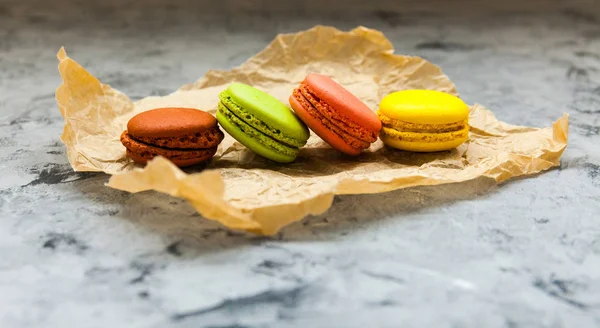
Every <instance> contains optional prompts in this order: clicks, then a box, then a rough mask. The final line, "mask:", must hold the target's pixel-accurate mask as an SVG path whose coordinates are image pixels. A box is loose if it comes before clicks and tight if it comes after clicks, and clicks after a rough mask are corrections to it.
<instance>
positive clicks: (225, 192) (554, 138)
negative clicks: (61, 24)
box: [56, 26, 568, 234]
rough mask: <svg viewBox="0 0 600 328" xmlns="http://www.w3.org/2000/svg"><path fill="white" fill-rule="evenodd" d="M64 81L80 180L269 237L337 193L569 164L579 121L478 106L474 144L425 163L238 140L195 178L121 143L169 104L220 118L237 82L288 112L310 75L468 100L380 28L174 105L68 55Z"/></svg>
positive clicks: (261, 65) (395, 154)
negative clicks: (572, 126)
mask: <svg viewBox="0 0 600 328" xmlns="http://www.w3.org/2000/svg"><path fill="white" fill-rule="evenodd" d="M58 59H59V61H60V64H59V71H60V74H61V76H62V79H63V84H62V85H61V86H60V87H59V88H58V89H57V91H56V100H57V102H58V106H59V108H60V111H61V113H62V115H63V117H64V118H65V127H64V132H63V134H62V136H61V139H62V140H63V142H64V143H65V145H66V146H67V151H68V157H69V162H70V163H71V165H72V167H73V169H75V170H76V171H102V172H105V173H108V174H112V175H113V176H112V177H111V178H110V181H109V183H108V186H109V187H112V188H116V189H121V190H125V191H129V192H132V193H134V192H140V191H145V190H156V191H159V192H163V193H167V194H169V195H172V196H175V197H182V198H185V199H187V200H188V201H189V202H190V203H191V204H192V205H193V206H194V207H195V208H196V209H197V210H198V212H200V213H201V214H202V215H203V216H204V217H206V218H209V219H213V220H217V221H219V222H221V223H222V224H224V225H226V226H228V227H230V228H234V229H243V230H247V231H252V232H256V233H262V234H274V233H276V232H277V231H278V230H279V229H281V228H282V227H283V226H285V225H287V224H289V223H291V222H294V221H297V220H300V219H302V218H303V217H305V216H306V215H309V214H320V213H323V212H325V211H326V210H327V209H328V208H329V207H330V206H331V203H332V200H333V197H334V195H340V194H359V193H381V192H386V191H390V190H394V189H399V188H406V187H411V186H419V185H437V184H444V183H455V182H463V181H468V180H472V179H476V178H478V177H482V176H483V177H489V178H492V179H495V180H496V181H497V182H502V181H504V180H506V179H509V178H512V177H517V176H522V175H529V174H535V173H538V172H540V171H543V170H547V169H549V168H551V167H553V166H557V165H559V160H560V156H561V154H562V152H563V151H564V149H565V147H566V146H567V134H568V117H567V116H566V115H565V116H563V117H562V118H560V119H558V120H557V121H556V122H554V124H553V126H552V127H548V128H543V129H536V128H530V127H521V126H514V125H509V124H506V123H503V122H500V121H498V120H497V119H496V118H495V117H494V115H493V114H492V112H491V111H489V110H487V109H485V108H484V107H482V106H480V105H474V106H472V107H471V111H470V118H469V119H470V124H471V126H472V129H471V132H470V139H469V141H468V142H467V143H465V144H463V145H462V146H460V147H459V148H457V149H455V150H453V151H449V152H442V153H430V154H416V153H410V152H403V151H397V150H392V149H387V148H386V147H383V145H382V143H381V141H377V142H376V143H374V144H373V145H372V146H371V148H370V149H369V150H367V151H365V152H364V153H363V154H362V155H361V156H359V157H357V158H349V157H346V156H344V155H341V154H340V153H338V152H336V151H334V150H332V149H331V148H329V147H328V146H327V145H326V144H325V143H324V142H322V141H321V140H320V139H319V138H318V137H316V136H314V135H312V136H311V138H310V140H309V142H308V144H307V145H306V147H305V148H303V149H302V151H301V152H300V155H299V157H298V159H297V160H296V161H295V162H294V163H291V164H287V165H282V164H276V163H273V162H269V161H268V160H265V159H263V158H261V157H260V156H257V155H254V154H253V153H252V152H250V151H249V150H247V149H245V148H244V147H243V146H242V145H240V144H239V143H237V142H235V140H233V139H232V138H231V137H229V136H227V137H226V138H225V140H224V141H223V143H222V144H221V146H220V148H219V151H218V152H217V155H216V156H215V158H214V159H213V161H212V162H211V164H210V165H209V166H208V168H207V169H206V170H204V171H201V170H196V171H187V173H186V172H183V171H182V170H180V169H178V168H177V167H175V166H174V165H172V164H171V163H170V162H169V161H167V160H165V159H164V158H156V159H155V160H153V161H152V162H150V163H149V164H148V165H147V166H146V167H145V168H141V167H138V166H137V165H135V164H133V163H132V162H131V160H129V159H128V158H127V157H126V156H125V148H124V147H123V146H122V145H121V143H120V142H119V135H120V133H121V132H122V131H123V130H124V129H125V126H126V124H127V121H128V120H129V119H130V118H131V117H132V116H133V115H135V114H137V113H139V112H141V111H145V110H148V109H152V108H156V107H163V106H182V107H193V108H199V109H203V110H207V111H210V112H211V113H214V112H215V108H216V104H217V102H218V94H219V92H220V91H222V90H223V89H225V88H226V86H227V85H228V84H229V83H230V82H233V81H237V82H243V83H247V84H250V85H253V86H255V87H257V88H259V89H262V90H264V91H267V92H269V93H270V94H272V95H274V96H275V97H277V98H278V99H280V100H281V101H283V102H284V103H285V104H288V101H287V99H288V96H289V95H290V93H291V92H292V90H293V88H294V87H296V86H297V85H298V83H299V82H300V81H301V80H302V79H303V78H304V77H305V76H306V74H307V73H309V72H317V73H321V74H326V75H330V76H331V77H332V78H333V79H334V80H337V81H338V82H339V83H341V84H342V85H344V86H345V87H346V88H348V89H349V90H350V91H351V92H353V93H355V94H356V95H357V96H358V97H359V98H361V99H362V100H363V101H364V102H365V103H366V104H367V105H368V106H370V107H371V108H373V110H376V108H377V106H378V102H379V100H380V99H381V98H382V97H384V96H385V95H387V94H388V93H390V92H393V91H397V90H401V89H435V90H440V91H444V92H447V93H451V94H457V92H456V88H455V86H454V84H453V83H452V82H451V81H450V80H449V79H448V77H447V76H446V75H444V74H443V73H442V71H441V70H440V68H439V67H438V66H436V65H433V64H431V63H429V62H427V61H425V60H423V59H421V58H419V57H409V56H401V55H394V54H393V48H392V44H391V43H390V41H389V40H387V39H386V38H385V36H384V35H383V34H382V33H381V32H379V31H376V30H371V29H367V28H363V27H359V28H356V29H354V30H352V31H350V32H342V31H339V30H337V29H335V28H332V27H324V26H316V27H314V28H312V29H310V30H307V31H303V32H299V33H294V34H284V35H279V36H277V37H276V38H275V40H273V42H271V44H269V45H268V46H267V47H266V48H265V49H264V50H263V51H261V52H260V53H258V54H257V55H255V56H254V57H252V58H250V59H249V60H248V61H246V62H245V63H244V64H242V65H241V66H240V67H237V68H234V69H232V70H231V71H209V72H208V73H207V74H206V76H204V77H203V78H201V79H200V80H198V81H197V82H195V83H192V84H189V85H185V86H183V87H181V88H180V89H179V90H177V91H176V92H174V93H172V94H170V95H168V96H165V97H147V98H144V99H141V100H139V101H137V102H132V101H131V100H130V99H129V98H128V97H127V96H125V95H124V94H122V93H120V92H119V91H116V90H114V89H112V88H111V87H110V86H108V85H105V84H102V83H101V82H100V81H98V79H96V78H95V77H94V76H92V75H91V74H90V73H88V72H87V71H86V70H85V69H83V68H82V67H81V66H80V65H79V64H77V63H76V62H75V61H74V60H72V59H70V58H69V57H67V54H66V52H65V51H64V49H61V50H60V51H59V53H58Z"/></svg>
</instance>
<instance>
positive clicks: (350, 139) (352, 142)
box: [293, 89, 371, 150]
mask: <svg viewBox="0 0 600 328" xmlns="http://www.w3.org/2000/svg"><path fill="white" fill-rule="evenodd" d="M293 97H294V99H296V100H297V101H298V102H299V103H300V105H301V106H302V108H304V109H305V110H306V111H307V112H308V114H309V115H310V116H312V117H313V118H315V119H317V120H318V121H319V122H321V124H323V126H324V127H326V128H327V129H328V130H330V131H332V132H333V133H335V134H336V135H337V136H339V137H340V138H341V139H342V140H343V141H344V142H345V143H346V144H348V145H349V146H350V147H351V148H353V149H356V150H363V149H365V148H369V146H370V145H371V143H370V142H367V141H364V140H360V139H358V138H356V137H354V136H353V135H351V134H349V133H347V132H346V130H344V129H343V128H340V127H339V126H337V125H335V124H333V123H332V121H330V120H329V119H328V118H327V117H326V116H325V115H323V114H322V113H321V112H320V111H319V110H318V109H317V108H316V106H314V105H313V103H311V102H310V100H309V99H307V98H306V97H305V96H304V94H302V92H301V91H300V89H295V90H294V92H293Z"/></svg>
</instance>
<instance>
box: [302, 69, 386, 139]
mask: <svg viewBox="0 0 600 328" xmlns="http://www.w3.org/2000/svg"><path fill="white" fill-rule="evenodd" d="M303 83H304V84H305V85H306V86H307V87H308V88H309V89H310V91H311V92H312V93H314V94H315V95H316V96H317V97H318V98H319V99H320V100H322V101H324V102H325V103H327V104H328V105H329V106H331V107H333V108H334V109H335V110H337V111H339V112H340V114H342V115H344V116H347V117H349V118H350V119H352V120H353V121H354V122H357V123H360V124H361V125H362V126H364V127H365V128H367V129H369V130H371V131H373V132H376V133H379V131H380V130H381V122H380V121H379V119H378V118H377V115H375V113H374V112H373V110H371V109H370V108H369V107H367V105H365V103H364V102H362V101H361V100H360V99H358V98H357V97H356V96H355V95H353V94H352V93H350V91H348V90H346V89H345V88H344V87H342V86H341V85H339V84H338V83H337V82H335V81H334V80H332V79H331V78H330V77H329V76H325V75H320V74H308V75H307V76H306V78H305V79H304V81H303Z"/></svg>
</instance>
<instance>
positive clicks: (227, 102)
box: [219, 92, 306, 148]
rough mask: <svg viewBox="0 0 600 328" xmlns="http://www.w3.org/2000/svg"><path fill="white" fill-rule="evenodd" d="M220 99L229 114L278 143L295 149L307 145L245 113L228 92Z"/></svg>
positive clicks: (222, 93) (223, 93) (221, 94)
mask: <svg viewBox="0 0 600 328" xmlns="http://www.w3.org/2000/svg"><path fill="white" fill-rule="evenodd" d="M219 99H220V100H221V101H220V103H219V104H222V105H223V106H224V107H226V109H227V110H229V112H231V113H232V114H233V115H235V116H236V117H237V118H238V119H240V120H242V121H243V122H244V123H246V124H247V125H249V126H250V127H252V128H254V129H256V130H258V131H260V132H262V133H264V134H266V135H267V136H269V137H271V138H273V139H274V140H276V141H277V142H280V143H283V144H285V145H287V146H290V147H293V148H300V147H302V146H304V145H305V144H306V141H304V142H301V141H299V140H297V139H295V138H292V137H290V136H288V135H286V134H285V133H283V132H282V131H280V130H278V129H274V128H272V127H270V126H269V125H267V124H266V123H265V122H263V121H261V120H260V119H258V118H257V117H255V116H254V115H252V114H251V113H248V112H247V111H244V110H243V109H242V108H241V107H240V106H238V105H237V104H236V103H235V102H234V101H233V100H232V99H231V97H229V96H228V95H227V93H226V92H221V93H220V94H219Z"/></svg>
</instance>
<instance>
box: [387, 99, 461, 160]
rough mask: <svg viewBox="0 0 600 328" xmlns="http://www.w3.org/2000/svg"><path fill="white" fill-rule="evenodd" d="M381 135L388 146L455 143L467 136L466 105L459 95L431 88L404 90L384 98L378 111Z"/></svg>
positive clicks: (420, 148) (431, 148) (427, 148)
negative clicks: (381, 125)
mask: <svg viewBox="0 0 600 328" xmlns="http://www.w3.org/2000/svg"><path fill="white" fill-rule="evenodd" d="M377 115H378V116H379V119H380V120H381V122H382V123H383V129H382V130H381V134H380V138H381V140H382V141H383V143H384V144H385V145H387V146H389V147H393V148H397V149H402V150H408V151H414V152H435V151H443V150H450V149H453V148H456V147H458V146H459V145H461V144H462V143H463V142H465V141H466V140H467V138H468V137H469V107H468V106H467V105H466V104H465V103H464V102H463V101H462V100H461V99H460V98H458V97H456V96H453V95H450V94H447V93H444V92H440V91H433V90H404V91H398V92H394V93H391V94H389V95H387V96H386V97H384V98H383V100H382V101H381V103H380V104H379V111H378V112H377Z"/></svg>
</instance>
